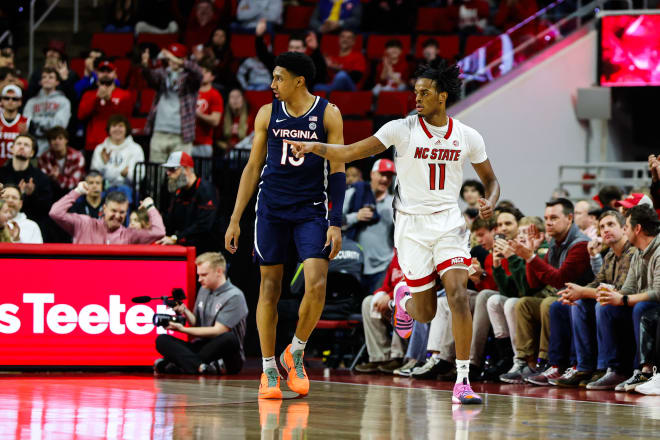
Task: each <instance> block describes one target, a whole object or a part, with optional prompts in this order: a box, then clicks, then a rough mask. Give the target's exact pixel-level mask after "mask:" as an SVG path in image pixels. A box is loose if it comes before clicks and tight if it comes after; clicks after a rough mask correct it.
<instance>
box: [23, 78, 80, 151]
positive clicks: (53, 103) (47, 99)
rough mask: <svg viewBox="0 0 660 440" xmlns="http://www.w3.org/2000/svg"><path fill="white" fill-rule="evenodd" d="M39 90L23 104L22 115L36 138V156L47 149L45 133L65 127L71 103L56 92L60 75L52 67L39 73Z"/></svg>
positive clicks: (69, 116) (69, 114) (61, 93)
mask: <svg viewBox="0 0 660 440" xmlns="http://www.w3.org/2000/svg"><path fill="white" fill-rule="evenodd" d="M40 84H41V89H40V90H39V93H38V94H37V96H34V97H33V98H30V99H29V100H28V102H27V103H26V104H25V109H24V110H23V114H24V115H25V116H26V117H27V118H30V133H32V134H33V135H34V136H35V137H36V138H37V144H38V150H37V156H41V154H43V152H44V151H46V150H47V149H48V139H47V138H46V133H47V132H48V130H50V129H51V128H53V127H58V126H59V127H66V126H67V125H69V119H70V118H71V102H70V101H69V99H68V98H67V97H66V96H65V95H64V93H63V92H61V91H60V90H57V86H58V85H59V84H60V75H59V73H57V70H55V69H53V68H52V67H44V69H43V71H42V72H41V83H40Z"/></svg>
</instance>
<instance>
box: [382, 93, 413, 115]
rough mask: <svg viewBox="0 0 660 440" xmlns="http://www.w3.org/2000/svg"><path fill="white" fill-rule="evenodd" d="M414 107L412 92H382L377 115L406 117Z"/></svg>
mask: <svg viewBox="0 0 660 440" xmlns="http://www.w3.org/2000/svg"><path fill="white" fill-rule="evenodd" d="M414 107H415V100H414V95H413V94H412V93H410V92H380V94H379V95H378V104H377V105H376V112H375V114H376V115H396V116H404V115H406V114H407V113H408V112H409V111H410V110H412V109H413V108H414Z"/></svg>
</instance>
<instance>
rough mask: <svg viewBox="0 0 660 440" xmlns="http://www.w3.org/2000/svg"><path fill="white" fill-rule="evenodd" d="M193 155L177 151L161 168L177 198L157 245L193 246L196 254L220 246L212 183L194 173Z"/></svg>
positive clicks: (170, 189)
mask: <svg viewBox="0 0 660 440" xmlns="http://www.w3.org/2000/svg"><path fill="white" fill-rule="evenodd" d="M194 165H195V164H194V162H193V159H192V157H191V156H190V155H189V154H188V153H185V152H183V151H176V152H174V153H172V154H170V156H169V157H168V158H167V162H165V163H164V164H163V165H162V167H163V168H165V173H167V189H168V191H169V192H171V193H172V194H173V195H174V199H173V200H172V203H171V204H170V207H169V209H168V211H167V213H166V216H165V227H166V229H167V235H166V236H165V237H163V238H162V239H160V240H158V242H157V243H158V244H162V245H173V244H180V245H183V246H194V247H195V248H196V250H197V255H200V254H201V253H203V252H208V251H214V250H215V251H217V250H219V249H220V241H219V237H218V231H220V227H219V225H218V224H217V220H218V216H217V211H218V202H217V197H216V192H215V188H214V186H213V184H212V183H211V182H209V181H208V180H203V179H201V178H199V177H197V175H196V174H195V168H194Z"/></svg>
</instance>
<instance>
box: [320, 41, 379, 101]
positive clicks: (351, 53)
mask: <svg viewBox="0 0 660 440" xmlns="http://www.w3.org/2000/svg"><path fill="white" fill-rule="evenodd" d="M326 64H327V65H328V69H329V70H330V71H331V73H333V72H334V78H333V79H332V82H330V83H329V84H317V85H316V87H314V91H315V92H318V91H323V92H326V93H330V92H332V91H334V90H344V91H349V92H354V91H355V90H357V84H358V83H359V82H360V81H361V80H362V78H363V77H364V75H365V73H366V71H367V60H366V59H365V58H364V55H362V52H361V51H360V48H355V33H354V32H353V31H351V30H348V29H344V30H343V31H341V33H340V34H339V55H337V56H327V55H326Z"/></svg>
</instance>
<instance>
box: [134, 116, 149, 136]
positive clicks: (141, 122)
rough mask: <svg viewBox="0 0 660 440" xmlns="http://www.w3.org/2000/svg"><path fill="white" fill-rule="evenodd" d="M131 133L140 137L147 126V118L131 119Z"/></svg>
mask: <svg viewBox="0 0 660 440" xmlns="http://www.w3.org/2000/svg"><path fill="white" fill-rule="evenodd" d="M130 121H131V132H132V133H133V134H134V135H140V134H142V132H143V131H144V127H145V125H147V118H131V119H130Z"/></svg>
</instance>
